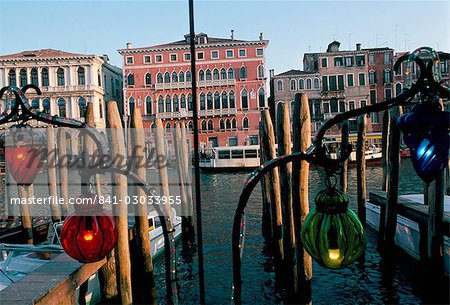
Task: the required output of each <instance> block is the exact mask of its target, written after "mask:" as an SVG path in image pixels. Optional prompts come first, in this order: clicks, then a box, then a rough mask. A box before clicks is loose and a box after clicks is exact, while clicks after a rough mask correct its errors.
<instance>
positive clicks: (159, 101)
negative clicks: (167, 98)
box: [158, 95, 164, 113]
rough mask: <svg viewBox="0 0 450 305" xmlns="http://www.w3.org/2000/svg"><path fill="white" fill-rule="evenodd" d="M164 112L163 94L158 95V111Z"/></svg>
mask: <svg viewBox="0 0 450 305" xmlns="http://www.w3.org/2000/svg"><path fill="white" fill-rule="evenodd" d="M163 112H164V99H163V97H162V95H160V96H159V97H158V113H163Z"/></svg>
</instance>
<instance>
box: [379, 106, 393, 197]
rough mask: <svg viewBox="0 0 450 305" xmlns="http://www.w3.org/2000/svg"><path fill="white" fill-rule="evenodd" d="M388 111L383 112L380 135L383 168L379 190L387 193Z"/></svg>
mask: <svg viewBox="0 0 450 305" xmlns="http://www.w3.org/2000/svg"><path fill="white" fill-rule="evenodd" d="M390 126H391V119H390V111H389V109H388V110H385V111H384V114H383V128H382V135H381V166H382V168H383V180H382V182H381V190H382V191H385V192H386V191H387V188H388V164H389V159H388V151H389V134H390Z"/></svg>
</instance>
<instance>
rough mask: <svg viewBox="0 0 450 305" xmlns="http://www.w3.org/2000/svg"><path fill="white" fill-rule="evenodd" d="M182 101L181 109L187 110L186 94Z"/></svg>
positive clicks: (182, 95) (182, 96) (181, 98)
mask: <svg viewBox="0 0 450 305" xmlns="http://www.w3.org/2000/svg"><path fill="white" fill-rule="evenodd" d="M180 101H181V108H182V109H186V95H184V93H182V94H181V97H180Z"/></svg>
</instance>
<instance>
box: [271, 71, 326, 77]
mask: <svg viewBox="0 0 450 305" xmlns="http://www.w3.org/2000/svg"><path fill="white" fill-rule="evenodd" d="M316 73H317V71H315V72H309V71H303V70H294V69H292V70H289V71H286V72H283V73H280V74H277V75H275V76H291V75H306V74H316Z"/></svg>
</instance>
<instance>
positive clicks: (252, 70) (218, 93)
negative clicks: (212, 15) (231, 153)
mask: <svg viewBox="0 0 450 305" xmlns="http://www.w3.org/2000/svg"><path fill="white" fill-rule="evenodd" d="M195 39H196V70H197V101H198V102H197V105H198V110H199V121H198V124H199V131H200V134H199V141H200V143H201V144H203V145H206V146H227V145H228V146H235V145H244V144H245V143H248V142H251V143H254V144H256V143H257V139H258V126H259V117H260V115H259V113H260V111H261V109H265V108H267V91H268V90H267V89H266V75H265V70H266V67H265V49H266V47H267V45H268V41H267V40H264V39H263V36H262V34H261V35H260V37H259V39H258V40H255V41H244V40H236V39H234V37H233V32H232V35H231V39H223V38H214V37H209V36H208V35H207V34H204V33H200V34H197V35H196V37H195ZM189 41H190V37H189V35H185V39H183V40H180V41H176V42H171V43H167V44H163V45H156V46H150V47H143V48H133V47H132V45H131V44H130V43H128V44H127V48H126V49H121V50H119V51H118V52H119V54H121V55H122V56H123V73H124V80H125V84H124V101H125V103H124V104H125V109H124V113H125V117H126V116H127V115H130V112H131V111H132V109H133V108H134V107H140V108H141V110H142V113H143V114H145V116H144V127H150V126H151V125H152V124H153V121H154V119H155V118H161V119H163V126H165V128H167V129H170V128H171V127H173V126H174V123H175V122H177V121H185V122H186V121H187V122H188V124H189V126H190V127H191V128H192V119H191V118H192V96H191V76H192V73H191V62H190V48H189V46H190V45H189Z"/></svg>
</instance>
